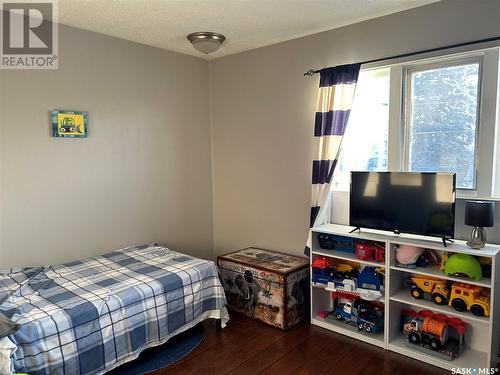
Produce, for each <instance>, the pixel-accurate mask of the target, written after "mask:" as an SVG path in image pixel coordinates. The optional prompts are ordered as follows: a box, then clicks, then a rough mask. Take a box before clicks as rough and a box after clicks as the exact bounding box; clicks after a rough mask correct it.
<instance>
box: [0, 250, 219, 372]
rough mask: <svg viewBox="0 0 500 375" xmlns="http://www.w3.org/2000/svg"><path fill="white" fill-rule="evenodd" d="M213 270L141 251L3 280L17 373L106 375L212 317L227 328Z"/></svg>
mask: <svg viewBox="0 0 500 375" xmlns="http://www.w3.org/2000/svg"><path fill="white" fill-rule="evenodd" d="M225 303H226V299H225V296H224V290H223V288H222V286H221V283H220V281H219V277H218V271H217V268H216V266H215V264H214V263H213V262H209V261H205V260H202V259H197V258H193V257H190V256H187V255H184V254H181V253H177V252H174V251H170V250H169V249H167V248H165V247H162V246H154V245H145V246H134V247H129V248H125V249H121V250H118V251H114V252H111V253H108V254H105V255H102V256H98V257H93V258H88V259H85V260H82V261H76V262H71V263H66V264H63V265H60V266H46V267H38V268H36V267H35V268H29V269H18V270H8V271H3V272H2V273H0V313H3V314H4V315H5V316H7V317H8V318H9V319H11V320H12V321H13V322H16V323H19V324H20V326H21V328H20V329H19V330H18V331H17V332H15V333H14V334H12V335H9V336H8V337H9V339H10V340H11V341H12V342H13V343H14V344H15V345H16V346H17V349H16V351H15V352H14V354H13V356H12V363H13V367H14V370H15V371H16V372H26V373H29V374H30V375H48V374H51V375H55V374H71V375H72V374H101V373H104V372H106V371H109V370H110V369H112V368H114V367H116V366H117V365H118V364H122V363H124V362H127V361H130V360H132V359H134V358H136V357H137V356H138V354H139V353H140V352H141V351H142V350H143V349H145V348H147V347H150V346H154V345H158V344H160V343H162V342H164V341H165V339H166V338H168V337H169V336H171V334H172V333H173V332H175V331H178V330H182V327H184V326H187V325H189V323H190V322H191V323H195V321H196V320H200V319H206V318H208V317H213V318H222V319H223V320H227V311H226V308H225Z"/></svg>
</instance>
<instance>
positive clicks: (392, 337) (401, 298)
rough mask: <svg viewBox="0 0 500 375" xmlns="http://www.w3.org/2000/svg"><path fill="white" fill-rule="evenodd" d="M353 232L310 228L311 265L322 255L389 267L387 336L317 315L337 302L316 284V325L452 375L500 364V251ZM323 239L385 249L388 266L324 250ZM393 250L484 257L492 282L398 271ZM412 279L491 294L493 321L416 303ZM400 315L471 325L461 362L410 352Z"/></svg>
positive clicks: (430, 270) (432, 270) (424, 270)
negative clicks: (429, 315)
mask: <svg viewBox="0 0 500 375" xmlns="http://www.w3.org/2000/svg"><path fill="white" fill-rule="evenodd" d="M352 229H354V228H352V227H349V226H344V225H336V224H327V225H321V226H318V227H315V228H312V229H311V232H312V249H311V264H312V261H313V260H314V259H315V258H316V257H317V256H320V255H322V256H327V257H330V258H334V259H339V260H348V261H355V262H357V263H359V264H360V265H361V266H375V267H385V280H384V284H385V293H384V297H383V303H384V306H385V318H384V320H385V322H384V323H385V324H384V332H383V333H381V334H378V335H373V334H369V333H365V332H357V331H356V330H354V331H353V330H351V329H350V327H348V326H347V325H346V324H345V323H342V322H336V321H331V320H324V319H321V318H320V317H319V315H318V314H319V312H320V311H325V310H327V311H331V310H332V309H333V301H332V300H331V298H330V293H329V292H328V291H326V290H325V289H324V287H322V286H321V285H319V284H317V285H314V284H313V283H311V323H312V324H314V325H317V326H320V327H323V328H326V329H329V330H331V331H334V332H337V333H340V334H343V335H347V336H349V337H352V338H355V339H358V340H362V341H364V342H367V343H370V344H373V345H376V346H378V347H381V348H384V349H387V350H391V351H394V352H396V353H399V354H402V355H406V356H408V357H411V358H415V359H418V360H421V361H423V362H426V363H429V364H432V365H435V366H438V367H441V368H444V369H447V370H449V371H451V370H452V369H453V368H478V369H479V368H485V369H486V368H492V367H496V364H497V362H498V360H499V356H498V354H499V344H500V324H499V319H500V305H499V307H498V308H497V307H496V304H497V301H498V303H500V288H496V285H495V284H497V282H496V280H495V278H496V275H500V274H499V273H498V267H499V266H498V264H499V263H498V254H499V251H500V245H487V246H486V247H485V248H483V249H481V250H474V249H471V248H469V247H468V246H467V245H466V244H465V242H463V241H455V242H454V243H451V244H447V246H446V247H444V246H443V244H442V242H441V240H440V239H437V238H436V239H433V238H429V237H422V236H413V235H393V234H390V233H389V234H388V233H387V232H381V231H373V230H361V231H356V232H353V233H349V232H350V231H351V230H352ZM319 233H324V234H333V235H338V236H343V237H349V238H352V239H354V240H365V241H376V242H380V243H383V244H385V249H386V252H385V263H377V262H369V261H362V260H358V259H357V258H356V256H355V255H354V254H351V253H348V252H343V251H337V250H325V249H321V248H320V246H319V242H318V234H319ZM394 245H411V246H417V247H422V248H426V249H433V250H437V251H440V252H448V253H464V254H470V255H475V256H481V257H490V258H491V259H492V270H491V278H482V279H481V280H477V281H474V280H468V279H467V280H466V279H463V278H458V277H449V276H445V274H444V273H443V272H442V270H440V269H439V267H436V266H429V267H417V268H415V269H409V268H403V267H399V266H397V265H396V262H395V257H394V249H393V246H394ZM410 274H417V275H423V276H431V277H434V278H436V277H437V278H441V279H444V280H449V281H451V282H455V281H459V282H465V283H468V284H473V285H478V286H481V287H484V288H488V289H490V296H491V298H490V316H489V317H477V316H474V315H472V314H471V313H470V312H458V311H455V310H454V309H453V308H451V307H448V306H439V305H436V304H435V303H433V302H431V301H427V300H417V299H414V298H413V297H412V296H411V295H410V293H409V290H408V288H407V287H406V286H405V278H406V277H407V276H409V275H410ZM498 277H500V276H498ZM402 309H413V310H416V311H420V310H424V309H426V310H432V311H434V312H436V313H444V314H446V315H448V316H450V317H458V318H460V319H462V320H463V321H465V322H466V323H467V324H468V326H469V329H470V335H469V341H468V343H467V347H466V348H465V349H464V350H463V351H462V353H461V354H460V356H459V357H457V358H454V359H453V360H452V361H447V360H444V359H441V358H439V357H437V356H434V355H430V354H427V353H424V352H421V351H419V350H416V349H414V348H412V347H411V346H408V345H407V343H406V338H405V337H404V335H403V334H402V332H401V310H402Z"/></svg>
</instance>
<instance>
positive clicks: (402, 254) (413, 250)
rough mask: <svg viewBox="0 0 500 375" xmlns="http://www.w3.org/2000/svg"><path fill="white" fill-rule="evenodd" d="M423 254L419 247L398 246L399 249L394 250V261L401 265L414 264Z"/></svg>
mask: <svg viewBox="0 0 500 375" xmlns="http://www.w3.org/2000/svg"><path fill="white" fill-rule="evenodd" d="M423 252H424V249H422V248H421V247H416V246H409V245H399V248H398V249H397V250H396V260H397V261H398V263H400V264H403V265H409V264H415V263H416V262H417V259H418V257H419V256H420V255H422V253H423Z"/></svg>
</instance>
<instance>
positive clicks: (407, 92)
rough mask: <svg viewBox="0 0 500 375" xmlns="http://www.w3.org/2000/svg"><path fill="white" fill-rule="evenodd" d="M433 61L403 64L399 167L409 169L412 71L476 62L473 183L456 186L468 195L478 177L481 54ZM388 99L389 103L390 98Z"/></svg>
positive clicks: (405, 170)
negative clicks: (467, 186)
mask: <svg viewBox="0 0 500 375" xmlns="http://www.w3.org/2000/svg"><path fill="white" fill-rule="evenodd" d="M437 60H438V61H435V62H415V63H410V64H405V65H404V66H403V72H402V74H403V87H404V89H403V95H402V101H403V107H402V113H403V115H402V119H401V122H402V124H401V126H402V128H403V140H402V145H401V146H400V147H402V151H403V152H402V153H401V158H402V159H401V162H400V169H401V171H403V172H409V171H410V147H411V116H412V111H411V90H412V85H411V76H412V74H414V73H418V72H423V71H427V70H432V69H441V68H448V67H454V66H462V65H470V64H478V65H479V68H478V70H479V71H478V88H477V98H476V102H477V110H476V134H475V145H474V185H473V187H471V188H457V191H460V192H461V193H463V194H464V195H469V194H470V192H476V191H477V186H478V177H479V155H480V147H481V144H480V142H479V137H480V135H481V131H480V130H481V107H482V106H481V100H482V97H483V92H482V87H483V55H482V54H477V55H473V56H469V57H459V58H456V57H455V58H453V57H443V58H440V59H437ZM391 99H392V98H390V99H389V105H390V100H391Z"/></svg>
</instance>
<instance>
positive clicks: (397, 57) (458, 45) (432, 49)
mask: <svg viewBox="0 0 500 375" xmlns="http://www.w3.org/2000/svg"><path fill="white" fill-rule="evenodd" d="M497 40H500V36H494V37H491V38H486V39H478V40H473V41H470V42H463V43H457V44H450V45H448V46H443V47H436V48H429V49H423V50H420V51H415V52H408V53H403V54H401V55H395V56H389V57H382V58H380V59H374V60H367V61H363V62H361V63H360V64H361V65H363V64H370V63H375V62H380V61H385V60H392V59H400V58H403V57H410V56H415V55H421V54H423V53H429V52H436V51H443V50H447V49H450V48H457V47H465V46H470V45H473V44H479V43H487V42H494V41H497ZM320 71H321V70H314V69H309V70H308V71H307V72H305V73H304V75H305V76H309V77H311V76H313V75H314V74H317V73H319V72H320Z"/></svg>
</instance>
